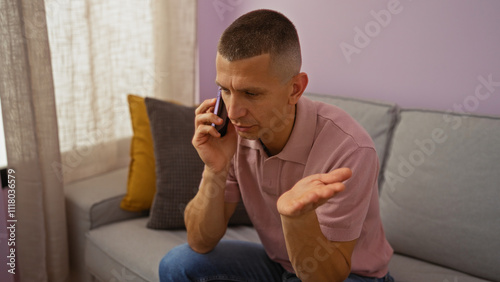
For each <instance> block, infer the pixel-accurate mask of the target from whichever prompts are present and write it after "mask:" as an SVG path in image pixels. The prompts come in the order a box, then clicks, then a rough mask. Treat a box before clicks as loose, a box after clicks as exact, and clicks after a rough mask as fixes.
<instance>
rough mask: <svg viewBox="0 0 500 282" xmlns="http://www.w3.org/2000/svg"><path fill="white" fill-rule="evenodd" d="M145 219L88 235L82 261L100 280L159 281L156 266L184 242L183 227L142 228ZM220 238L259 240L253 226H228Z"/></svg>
mask: <svg viewBox="0 0 500 282" xmlns="http://www.w3.org/2000/svg"><path fill="white" fill-rule="evenodd" d="M147 220H148V219H147V218H139V219H133V220H127V221H122V222H118V223H114V224H109V225H105V226H101V227H99V228H96V229H93V230H91V231H90V232H89V233H88V234H87V244H86V250H85V261H86V265H87V268H88V269H89V271H90V273H91V274H92V275H93V276H95V277H96V278H97V279H98V280H99V281H159V277H158V266H159V263H160V260H161V259H162V258H163V256H164V255H165V254H166V253H167V252H168V251H169V250H170V249H172V248H173V247H175V246H177V245H180V244H183V243H186V231H185V230H169V231H166V230H153V229H148V228H145V227H144V226H145V225H146V222H147ZM223 239H232V240H243V241H250V242H259V237H258V235H257V233H256V231H255V230H254V229H253V228H252V227H248V226H235V227H230V228H228V230H227V232H226V235H225V236H224V238H223Z"/></svg>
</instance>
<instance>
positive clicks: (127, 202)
mask: <svg viewBox="0 0 500 282" xmlns="http://www.w3.org/2000/svg"><path fill="white" fill-rule="evenodd" d="M127 99H128V104H129V109H130V118H131V121H132V131H133V136H132V141H131V144H130V165H129V172H128V181H127V194H126V195H125V197H123V199H122V201H121V203H120V207H121V208H122V209H124V210H128V211H144V210H149V209H150V208H151V205H152V203H153V198H154V195H155V192H156V174H155V157H154V150H153V137H152V136H151V129H150V125H149V118H148V113H147V110H146V105H145V104H144V98H143V97H139V96H136V95H128V96H127Z"/></svg>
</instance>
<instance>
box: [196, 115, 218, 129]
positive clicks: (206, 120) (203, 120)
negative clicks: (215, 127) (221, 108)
mask: <svg viewBox="0 0 500 282" xmlns="http://www.w3.org/2000/svg"><path fill="white" fill-rule="evenodd" d="M212 123H215V124H222V119H221V118H220V117H218V116H217V115H215V114H213V113H204V114H199V115H196V117H195V118H194V126H195V128H198V127H199V126H201V125H212Z"/></svg>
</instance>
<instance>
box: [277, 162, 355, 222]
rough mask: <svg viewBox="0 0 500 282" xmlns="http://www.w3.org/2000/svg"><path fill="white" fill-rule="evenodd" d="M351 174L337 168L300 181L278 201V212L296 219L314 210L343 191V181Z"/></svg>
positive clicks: (347, 170) (349, 171)
mask: <svg viewBox="0 0 500 282" xmlns="http://www.w3.org/2000/svg"><path fill="white" fill-rule="evenodd" d="M351 175H352V172H351V170H350V169H349V168H338V169H335V170H332V171H331V172H329V173H323V174H314V175H310V176H308V177H305V178H303V179H301V180H300V181H299V182H297V183H296V184H295V186H293V188H292V189H290V190H288V191H287V192H285V193H283V195H281V196H280V198H279V199H278V203H277V207H278V212H279V213H280V214H281V215H283V216H289V217H298V216H301V215H304V214H305V213H307V212H310V211H312V210H315V209H316V208H317V207H319V206H321V205H322V204H324V203H325V202H326V201H328V199H330V198H331V197H333V196H334V195H335V194H337V193H339V192H341V191H343V190H344V189H345V185H344V183H343V182H344V181H346V180H347V179H349V178H350V177H351Z"/></svg>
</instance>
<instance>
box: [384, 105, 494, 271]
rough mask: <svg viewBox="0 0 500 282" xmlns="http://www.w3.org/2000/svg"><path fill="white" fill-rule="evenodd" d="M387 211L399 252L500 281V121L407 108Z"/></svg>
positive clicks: (397, 132) (398, 131)
mask: <svg viewBox="0 0 500 282" xmlns="http://www.w3.org/2000/svg"><path fill="white" fill-rule="evenodd" d="M384 172H385V180H384V182H383V186H382V188H381V196H380V210H381V217H382V221H383V224H384V229H385V232H386V236H387V239H388V240H389V242H390V244H391V245H392V247H393V248H394V250H395V251H396V252H398V253H402V254H405V255H408V256H412V257H416V258H419V259H422V260H426V261H430V262H433V263H436V264H440V265H443V266H446V267H449V268H453V269H457V270H459V271H462V272H466V273H469V274H472V275H475V276H479V277H483V278H486V279H492V280H498V277H500V267H499V266H500V255H499V254H500V240H499V234H500V204H499V203H498V202H499V200H500V118H499V117H488V116H472V115H461V114H452V113H449V112H438V111H423V110H402V111H401V112H400V117H399V122H398V124H397V125H396V127H395V129H394V133H393V137H392V144H391V146H390V147H389V152H388V158H387V162H386V166H385V171H384Z"/></svg>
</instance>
